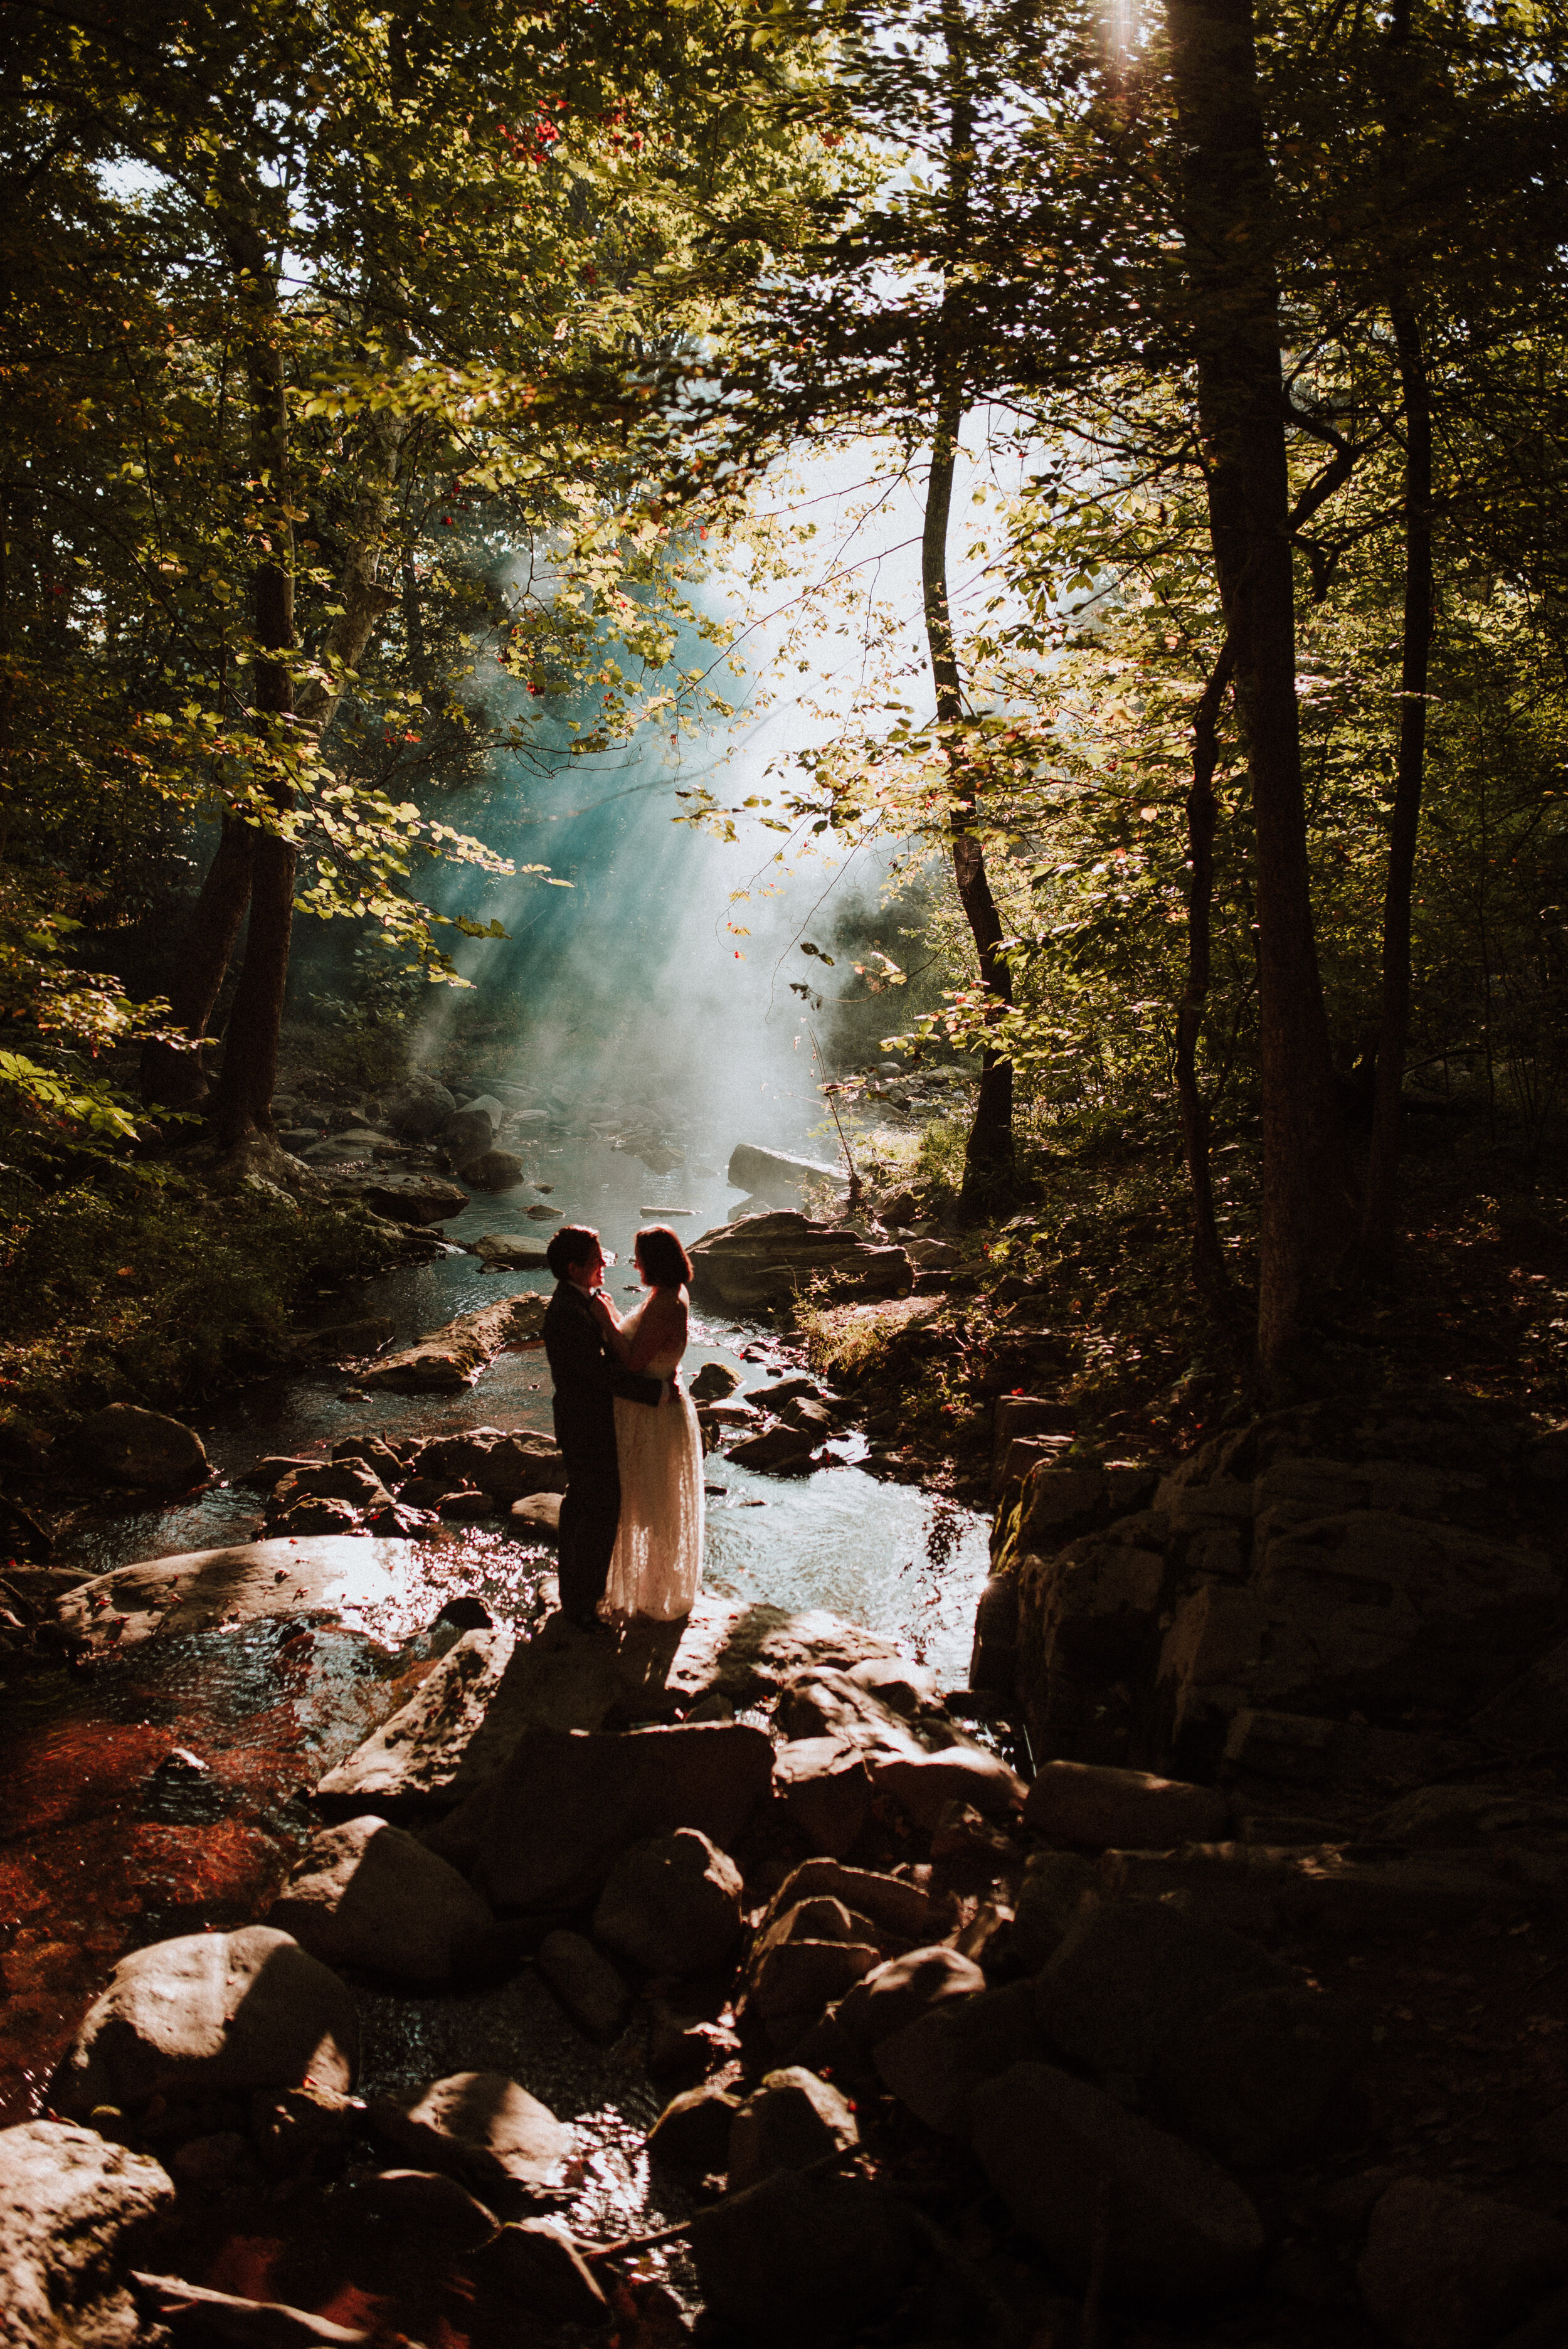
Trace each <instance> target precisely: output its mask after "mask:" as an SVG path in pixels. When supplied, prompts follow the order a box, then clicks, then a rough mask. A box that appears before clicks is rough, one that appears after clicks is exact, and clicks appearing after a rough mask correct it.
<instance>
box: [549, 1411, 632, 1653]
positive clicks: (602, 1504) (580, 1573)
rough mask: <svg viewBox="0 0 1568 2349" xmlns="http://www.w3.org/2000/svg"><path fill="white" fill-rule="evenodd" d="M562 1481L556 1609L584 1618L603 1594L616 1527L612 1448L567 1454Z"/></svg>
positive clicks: (616, 1474) (617, 1476) (617, 1491)
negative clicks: (558, 1578)
mask: <svg viewBox="0 0 1568 2349" xmlns="http://www.w3.org/2000/svg"><path fill="white" fill-rule="evenodd" d="M566 1479H567V1482H566V1491H565V1494H564V1495H563V1496H562V1503H561V1536H560V1565H559V1574H560V1581H561V1605H562V1610H563V1611H564V1612H565V1613H566V1614H568V1615H575V1616H577V1617H579V1618H583V1619H586V1618H587V1617H589V1616H591V1615H592V1614H593V1609H595V1608H596V1607H597V1606H598V1604H599V1601H600V1599H603V1596H604V1584H605V1581H606V1579H607V1578H608V1576H609V1572H610V1556H611V1552H612V1551H613V1550H614V1547H615V1536H616V1533H617V1531H618V1530H619V1528H620V1523H621V1470H620V1465H619V1463H618V1462H617V1460H616V1457H615V1451H614V1444H612V1445H611V1447H610V1450H609V1451H608V1453H607V1454H606V1453H604V1452H602V1451H600V1450H599V1449H598V1448H597V1447H595V1448H594V1449H593V1451H592V1452H583V1453H579V1452H575V1451H573V1452H572V1453H569V1454H567V1456H566Z"/></svg>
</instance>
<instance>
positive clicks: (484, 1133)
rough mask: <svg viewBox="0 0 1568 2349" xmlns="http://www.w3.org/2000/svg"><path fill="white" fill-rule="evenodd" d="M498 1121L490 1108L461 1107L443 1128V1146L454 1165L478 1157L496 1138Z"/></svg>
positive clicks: (441, 1134)
mask: <svg viewBox="0 0 1568 2349" xmlns="http://www.w3.org/2000/svg"><path fill="white" fill-rule="evenodd" d="M495 1129H496V1121H495V1119H494V1118H493V1117H491V1115H490V1112H489V1110H488V1109H479V1108H475V1109H459V1110H458V1111H456V1112H454V1114H453V1115H452V1116H450V1117H449V1119H448V1120H447V1122H446V1123H445V1125H444V1126H443V1127H442V1128H441V1133H440V1143H441V1148H442V1149H443V1150H444V1151H445V1152H446V1154H447V1156H448V1158H449V1160H450V1162H451V1164H453V1165H454V1166H464V1165H466V1164H468V1162H469V1159H470V1158H477V1157H478V1156H479V1155H480V1152H481V1151H485V1150H488V1149H489V1148H490V1144H491V1143H492V1142H493V1141H494V1140H495Z"/></svg>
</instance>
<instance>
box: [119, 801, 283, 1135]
mask: <svg viewBox="0 0 1568 2349" xmlns="http://www.w3.org/2000/svg"><path fill="white" fill-rule="evenodd" d="M255 848H256V834H255V832H254V829H253V826H252V825H250V824H248V823H242V821H241V819H240V817H239V816H237V815H235V814H234V813H233V812H232V810H229V811H227V812H225V814H224V817H223V829H222V833H220V835H219V840H218V845H217V848H216V849H215V850H214V852H213V855H212V862H211V864H209V866H208V867H207V873H206V877H205V879H204V880H203V881H202V884H201V895H199V896H198V898H197V900H196V903H195V905H194V906H193V907H192V909H191V919H190V921H189V922H188V923H187V924H186V926H185V931H184V935H183V936H182V937H181V941H180V955H179V961H178V964H177V966H176V968H175V970H174V972H173V974H172V976H171V978H170V982H169V987H168V990H167V992H168V996H169V1009H170V1026H171V1027H175V1028H178V1029H180V1030H181V1032H182V1033H183V1034H185V1035H187V1036H189V1037H190V1038H191V1050H189V1051H188V1052H187V1051H181V1050H180V1048H179V1047H178V1046H177V1045H174V1044H160V1043H157V1042H153V1043H148V1044H144V1045H143V1046H142V1048H141V1098H142V1100H143V1101H144V1102H161V1103H162V1104H163V1106H164V1107H165V1108H167V1109H196V1108H199V1107H200V1105H201V1102H204V1101H205V1100H206V1099H207V1096H208V1092H209V1091H210V1090H211V1088H210V1086H209V1082H208V1078H207V1072H206V1071H205V1069H204V1068H203V1067H202V1065H201V1039H202V1038H203V1037H204V1036H205V1035H206V1033H207V1030H208V1028H209V1026H210V1024H211V1018H212V1008H213V1006H214V1004H215V1003H216V1002H217V1000H218V990H219V988H221V987H222V984H223V977H224V973H225V972H226V971H227V969H228V968H229V961H230V957H232V954H233V951H234V945H235V941H236V940H237V939H238V937H239V935H240V925H241V923H242V921H243V920H244V918H245V907H246V906H247V905H249V904H250V901H251V871H252V867H253V864H254V862H255Z"/></svg>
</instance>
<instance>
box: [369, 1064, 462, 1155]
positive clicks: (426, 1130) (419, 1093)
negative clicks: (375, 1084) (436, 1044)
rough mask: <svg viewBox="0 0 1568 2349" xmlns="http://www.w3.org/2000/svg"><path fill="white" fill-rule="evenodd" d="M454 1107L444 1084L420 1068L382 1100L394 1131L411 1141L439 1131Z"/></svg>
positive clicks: (425, 1139) (421, 1139)
mask: <svg viewBox="0 0 1568 2349" xmlns="http://www.w3.org/2000/svg"><path fill="white" fill-rule="evenodd" d="M456 1108H457V1102H455V1101H454V1100H453V1099H452V1096H451V1094H450V1093H449V1092H448V1091H447V1088H446V1086H445V1085H443V1084H441V1083H440V1082H438V1080H437V1079H436V1078H435V1077H430V1076H427V1075H426V1074H425V1073H424V1072H423V1071H419V1072H418V1073H417V1074H416V1075H414V1076H411V1077H410V1078H408V1080H407V1082H406V1083H404V1084H401V1085H398V1086H397V1087H395V1089H394V1090H393V1091H392V1092H389V1093H387V1095H386V1097H385V1099H384V1101H383V1102H382V1109H383V1112H384V1114H385V1116H386V1120H387V1124H388V1125H389V1126H390V1127H391V1128H392V1131H393V1133H401V1134H406V1135H407V1138H408V1139H409V1141H411V1142H428V1140H429V1138H430V1136H431V1135H432V1134H435V1133H439V1132H440V1131H441V1128H442V1127H443V1126H444V1125H445V1124H446V1123H447V1120H448V1119H449V1117H450V1116H451V1114H452V1112H453V1111H454V1110H455V1109H456Z"/></svg>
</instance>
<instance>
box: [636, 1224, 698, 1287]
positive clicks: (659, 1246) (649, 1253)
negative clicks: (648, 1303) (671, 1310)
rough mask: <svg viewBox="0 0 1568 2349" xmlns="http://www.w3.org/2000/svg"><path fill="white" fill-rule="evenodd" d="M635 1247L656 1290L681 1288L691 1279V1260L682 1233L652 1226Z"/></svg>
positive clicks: (644, 1231) (666, 1227)
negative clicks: (683, 1244) (683, 1245)
mask: <svg viewBox="0 0 1568 2349" xmlns="http://www.w3.org/2000/svg"><path fill="white" fill-rule="evenodd" d="M632 1246H633V1250H634V1254H635V1256H636V1257H637V1260H638V1262H639V1263H640V1264H641V1266H642V1268H643V1270H644V1271H645V1273H646V1275H647V1277H648V1278H649V1279H650V1280H651V1281H652V1282H653V1284H654V1287H655V1288H679V1287H680V1286H681V1284H682V1282H683V1281H687V1280H689V1279H690V1278H691V1258H690V1257H689V1256H687V1254H686V1250H685V1248H684V1247H682V1246H681V1243H680V1234H679V1233H678V1232H672V1231H671V1229H670V1227H669V1226H668V1224H649V1225H648V1226H646V1228H645V1230H643V1231H640V1232H639V1233H638V1234H637V1237H636V1238H635V1239H634V1242H633V1243H632Z"/></svg>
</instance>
